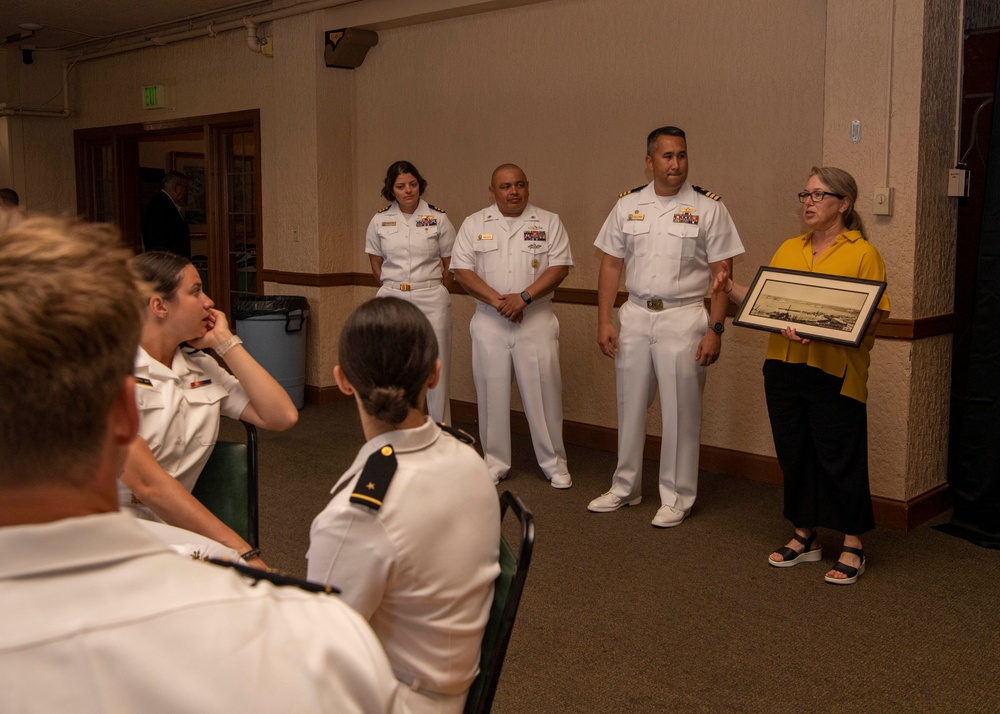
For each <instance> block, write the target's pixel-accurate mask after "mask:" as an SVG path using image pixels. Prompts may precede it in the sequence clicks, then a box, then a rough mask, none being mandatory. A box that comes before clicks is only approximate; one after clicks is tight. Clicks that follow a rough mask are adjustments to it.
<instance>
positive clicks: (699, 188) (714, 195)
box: [691, 186, 722, 201]
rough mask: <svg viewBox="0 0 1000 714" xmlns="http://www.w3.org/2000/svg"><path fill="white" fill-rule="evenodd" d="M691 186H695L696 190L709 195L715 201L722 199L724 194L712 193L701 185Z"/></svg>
mask: <svg viewBox="0 0 1000 714" xmlns="http://www.w3.org/2000/svg"><path fill="white" fill-rule="evenodd" d="M691 188H693V189H694V190H695V191H697V192H698V193H700V194H703V195H705V196H708V197H709V198H710V199H712V200H713V201H721V200H722V196H720V195H719V194H717V193H712V192H711V191H709V190H708V189H707V188H702V187H701V186H692V187H691Z"/></svg>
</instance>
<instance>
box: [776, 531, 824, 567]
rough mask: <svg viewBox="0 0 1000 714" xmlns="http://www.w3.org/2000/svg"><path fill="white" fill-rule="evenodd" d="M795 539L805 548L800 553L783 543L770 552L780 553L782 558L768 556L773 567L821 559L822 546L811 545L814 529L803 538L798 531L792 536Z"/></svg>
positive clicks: (814, 538)
mask: <svg viewBox="0 0 1000 714" xmlns="http://www.w3.org/2000/svg"><path fill="white" fill-rule="evenodd" d="M792 538H794V539H795V540H797V541H798V542H799V543H801V544H802V545H803V546H805V550H803V551H802V552H801V553H799V552H797V551H795V550H792V549H791V548H789V547H788V546H787V545H783V546H781V547H780V548H778V549H777V550H776V551H774V552H773V553H771V555H775V554H777V555H780V556H781V557H782V560H774V558H772V557H771V556H768V558H767V562H768V563H770V564H771V565H773V566H774V567H775V568H790V567H792V566H793V565H798V564H799V563H815V562H816V561H817V560H822V559H823V547H822V546H820V547H819V548H813V549H812V550H810V548H811V547H812V544H813V542H814V541H815V540H816V531H813V534H812V535H811V536H809V537H808V538H803V537H802V536H800V535H799V534H798V533H796V534H795V535H793V536H792Z"/></svg>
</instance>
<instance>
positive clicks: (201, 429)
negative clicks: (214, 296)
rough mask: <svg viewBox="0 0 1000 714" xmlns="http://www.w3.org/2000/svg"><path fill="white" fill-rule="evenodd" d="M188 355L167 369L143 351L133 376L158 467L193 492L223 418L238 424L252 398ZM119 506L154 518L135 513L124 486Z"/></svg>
mask: <svg viewBox="0 0 1000 714" xmlns="http://www.w3.org/2000/svg"><path fill="white" fill-rule="evenodd" d="M185 350H186V348H179V349H178V350H177V351H176V352H174V360H173V362H172V363H171V366H170V367H169V368H168V367H166V366H165V365H163V364H160V363H159V362H157V361H156V360H155V359H153V358H152V357H150V356H149V355H148V354H147V353H146V350H144V349H142V347H140V348H139V351H138V352H137V353H136V356H135V372H134V374H135V381H136V384H135V401H136V405H137V406H138V408H139V436H140V437H142V439H143V440H145V442H146V444H148V445H149V449H150V451H152V452H153V456H154V457H156V462H157V463H158V464H159V465H160V467H161V468H163V470H164V471H166V472H167V473H168V474H170V475H171V476H173V477H174V478H176V479H177V480H178V481H180V483H181V485H183V486H184V488H186V489H187V490H188V491H190V490H191V489H193V488H194V484H195V482H196V481H197V480H198V476H200V475H201V470H202V468H204V466H205V463H206V462H207V461H208V458H209V457H210V456H211V455H212V448H213V447H214V446H215V440H216V438H217V437H218V435H219V415H220V413H221V414H224V415H226V416H227V417H231V418H233V419H239V418H240V415H241V414H242V413H243V410H244V409H245V408H246V406H247V405H248V404H249V403H250V397H249V396H247V393H246V391H245V390H244V389H243V387H242V386H241V385H240V383H239V380H237V379H236V377H234V376H233V375H231V374H229V372H227V371H226V370H224V369H223V368H222V367H220V366H219V364H218V363H217V362H216V361H215V360H214V359H213V358H212V357H211V356H210V355H207V354H205V353H203V352H194V353H191V354H188V353H186V352H185ZM118 503H119V505H121V506H123V507H128V508H129V509H130V510H132V511H133V512H136V515H144V516H145V517H148V516H149V515H150V512H149V509H148V508H138V509H137V508H134V507H133V505H132V493H131V491H129V490H128V488H126V487H125V485H124V484H123V483H122V482H121V481H119V482H118ZM140 512H141V513H140ZM154 519H155V517H154ZM156 520H158V519H156Z"/></svg>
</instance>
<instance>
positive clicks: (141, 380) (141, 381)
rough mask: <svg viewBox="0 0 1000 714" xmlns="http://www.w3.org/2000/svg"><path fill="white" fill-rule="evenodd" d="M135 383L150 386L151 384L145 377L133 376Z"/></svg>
mask: <svg viewBox="0 0 1000 714" xmlns="http://www.w3.org/2000/svg"><path fill="white" fill-rule="evenodd" d="M135 383H136V384H141V385H142V386H144V387H152V386H153V383H152V382H151V381H150V380H148V379H146V378H145V377H136V378H135Z"/></svg>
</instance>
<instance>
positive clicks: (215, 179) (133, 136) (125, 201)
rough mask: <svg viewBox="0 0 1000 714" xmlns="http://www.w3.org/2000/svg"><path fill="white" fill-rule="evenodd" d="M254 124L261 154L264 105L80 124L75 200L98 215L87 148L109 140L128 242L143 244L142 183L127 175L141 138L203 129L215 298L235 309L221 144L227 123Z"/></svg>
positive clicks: (257, 189)
mask: <svg viewBox="0 0 1000 714" xmlns="http://www.w3.org/2000/svg"><path fill="white" fill-rule="evenodd" d="M236 127H249V128H250V130H251V131H252V132H253V136H254V142H255V147H254V148H255V151H256V156H258V157H260V155H261V153H260V152H261V146H260V143H261V142H260V110H259V109H247V110H242V111H237V112H227V113H224V114H210V115H205V116H196V117H185V118H183V119H168V120H163V121H153V122H144V123H141V124H118V125H113V126H103V127H91V128H88V129H77V130H75V131H74V132H73V142H74V149H75V154H76V167H75V168H76V197H77V198H76V202H77V213H78V214H79V215H81V216H84V217H86V218H90V219H93V218H94V216H93V215H92V211H91V207H92V205H93V196H94V194H93V186H92V185H91V184H90V176H91V175H92V167H91V166H90V155H89V152H88V151H87V149H88V148H89V147H90V146H91V145H94V144H110V145H111V147H112V159H113V161H114V165H115V195H116V204H117V206H116V207H117V210H116V216H115V222H116V223H117V225H118V227H119V228H120V229H121V231H122V236H123V238H124V240H125V241H126V243H128V244H129V245H131V246H133V248H135V250H136V251H140V250H142V229H141V221H142V216H141V208H140V207H139V187H138V184H137V183H136V182H135V181H126V180H125V177H126V176H133V175H135V174H136V173H137V171H138V166H139V158H138V155H139V148H138V147H139V141H140V140H141V139H143V138H148V137H150V136H155V135H166V134H180V133H192V132H196V131H200V132H201V133H202V136H203V138H204V142H205V147H204V154H205V209H206V214H207V215H206V219H207V224H208V226H209V235H210V236H213V237H214V240H211V239H210V241H209V271H210V273H209V278H210V281H211V282H212V285H213V288H215V293H216V296H215V297H216V302H217V304H218V307H219V309H220V310H222V311H223V312H225V313H226V314H229V313H230V304H229V303H230V299H229V288H230V286H229V275H228V268H227V267H226V266H227V264H228V246H229V235H228V226H227V225H226V221H225V211H220V210H218V209H219V207H220V206H222V205H223V204H222V203H221V202H222V201H223V200H224V198H225V193H224V185H223V182H224V180H225V176H224V175H223V172H222V171H221V167H222V166H223V165H224V158H225V147H224V146H223V145H222V141H221V139H222V135H223V133H224V130H225V129H232V128H236ZM260 163H261V162H260V161H259V160H258V161H255V162H254V163H253V166H254V177H253V184H254V194H253V200H254V209H255V210H254V229H255V230H254V235H256V236H257V237H258V238H257V266H258V270H260V269H261V268H262V266H263V254H264V245H263V243H264V241H263V235H262V232H261V212H262V206H261V181H260V171H261V168H260Z"/></svg>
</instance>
